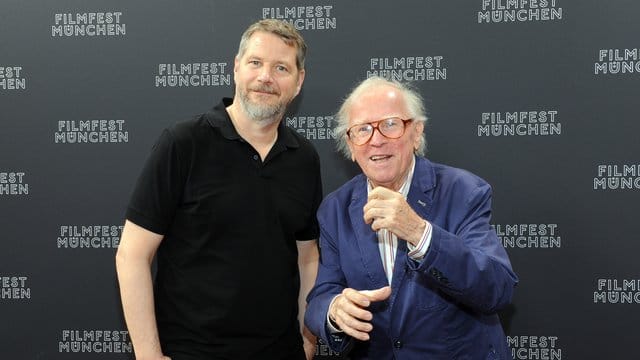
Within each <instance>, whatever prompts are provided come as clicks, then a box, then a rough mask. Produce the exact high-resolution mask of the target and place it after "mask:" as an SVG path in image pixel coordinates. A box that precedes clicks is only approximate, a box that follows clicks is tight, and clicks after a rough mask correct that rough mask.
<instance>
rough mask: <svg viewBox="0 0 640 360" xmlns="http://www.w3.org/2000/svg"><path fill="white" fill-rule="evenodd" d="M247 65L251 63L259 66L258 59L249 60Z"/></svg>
mask: <svg viewBox="0 0 640 360" xmlns="http://www.w3.org/2000/svg"><path fill="white" fill-rule="evenodd" d="M249 65H252V66H254V67H257V66H260V61H258V60H249Z"/></svg>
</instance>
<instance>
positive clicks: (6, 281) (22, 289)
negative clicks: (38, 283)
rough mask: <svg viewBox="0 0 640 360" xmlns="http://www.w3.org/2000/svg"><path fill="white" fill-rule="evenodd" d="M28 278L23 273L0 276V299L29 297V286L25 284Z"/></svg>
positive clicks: (23, 298)
mask: <svg viewBox="0 0 640 360" xmlns="http://www.w3.org/2000/svg"><path fill="white" fill-rule="evenodd" d="M27 280H29V278H28V277H27V276H24V275H13V276H0V284H1V285H2V287H0V300H25V299H31V288H30V287H28V286H27Z"/></svg>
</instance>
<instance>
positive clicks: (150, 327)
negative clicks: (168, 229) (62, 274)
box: [116, 220, 169, 360]
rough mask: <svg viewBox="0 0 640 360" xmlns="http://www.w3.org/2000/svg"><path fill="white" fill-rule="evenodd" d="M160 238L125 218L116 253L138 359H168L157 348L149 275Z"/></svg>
mask: <svg viewBox="0 0 640 360" xmlns="http://www.w3.org/2000/svg"><path fill="white" fill-rule="evenodd" d="M162 238H163V236H162V235H159V234H156V233H153V232H151V231H149V230H146V229H144V228H142V227H140V226H138V225H136V224H134V223H132V222H130V221H128V220H127V221H126V222H125V225H124V229H123V231H122V237H121V239H120V245H119V246H118V251H117V253H116V270H117V273H118V282H119V284H120V296H121V299H122V307H123V310H124V316H125V320H126V323H127V328H128V330H129V334H130V336H131V341H132V343H133V348H134V351H135V355H136V359H138V360H147V359H148V360H167V359H169V358H168V357H166V356H164V355H163V354H162V349H161V348H160V340H159V337H158V328H157V326H156V317H155V311H154V303H153V284H152V279H151V262H152V260H153V257H154V256H155V253H156V250H157V249H158V246H159V245H160V242H161V241H162Z"/></svg>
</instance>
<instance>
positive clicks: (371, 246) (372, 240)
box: [349, 176, 389, 290]
mask: <svg viewBox="0 0 640 360" xmlns="http://www.w3.org/2000/svg"><path fill="white" fill-rule="evenodd" d="M366 203H367V183H366V177H364V176H361V181H358V182H357V183H356V184H355V186H354V189H353V197H352V198H351V203H350V204H349V217H350V220H351V225H352V226H353V230H354V235H355V238H356V243H357V244H358V248H359V249H360V257H361V259H362V265H363V266H364V269H365V271H366V272H367V274H368V276H369V278H370V279H371V288H370V289H377V288H381V287H384V286H387V285H389V281H388V280H387V276H386V275H385V273H384V268H383V266H382V259H381V257H380V250H379V249H378V237H377V235H376V233H375V232H374V231H373V230H371V226H369V224H366V223H365V222H364V213H363V210H362V209H363V208H364V205H365V204H366ZM370 289H362V290H370Z"/></svg>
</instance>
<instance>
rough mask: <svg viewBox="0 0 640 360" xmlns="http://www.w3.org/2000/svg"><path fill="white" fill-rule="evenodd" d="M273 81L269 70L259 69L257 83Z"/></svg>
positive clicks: (266, 68)
mask: <svg viewBox="0 0 640 360" xmlns="http://www.w3.org/2000/svg"><path fill="white" fill-rule="evenodd" d="M272 80H273V78H272V76H271V69H269V68H268V67H267V66H265V67H263V68H262V69H260V73H259V74H258V81H261V82H271V81H272Z"/></svg>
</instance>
